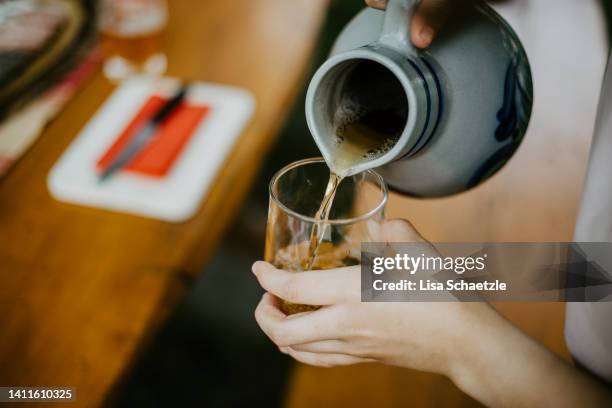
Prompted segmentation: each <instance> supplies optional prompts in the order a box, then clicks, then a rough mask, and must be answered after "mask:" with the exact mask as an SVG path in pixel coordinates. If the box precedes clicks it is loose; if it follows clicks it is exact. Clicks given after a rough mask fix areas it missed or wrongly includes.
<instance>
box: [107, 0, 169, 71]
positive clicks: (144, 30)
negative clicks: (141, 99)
mask: <svg viewBox="0 0 612 408" xmlns="http://www.w3.org/2000/svg"><path fill="white" fill-rule="evenodd" d="M167 20H168V10H167V4H166V0H101V2H100V33H101V44H102V51H103V54H104V57H105V61H104V74H105V75H106V77H108V78H109V79H112V80H121V79H125V78H126V77H128V76H129V75H131V74H134V73H145V74H151V75H161V74H163V73H164V72H165V71H166V65H167V60H166V55H165V54H164V53H163V52H162V46H161V40H162V35H163V32H164V29H165V27H166V23H167Z"/></svg>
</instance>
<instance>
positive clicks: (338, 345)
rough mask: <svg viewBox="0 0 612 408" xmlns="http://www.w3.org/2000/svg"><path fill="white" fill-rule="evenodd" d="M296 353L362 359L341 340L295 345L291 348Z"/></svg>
mask: <svg viewBox="0 0 612 408" xmlns="http://www.w3.org/2000/svg"><path fill="white" fill-rule="evenodd" d="M291 348H292V349H294V350H296V351H307V352H309V353H321V354H346V355H350V356H354V357H361V355H360V354H358V353H355V352H353V351H352V350H351V349H350V346H349V344H348V343H347V342H345V341H341V340H321V341H315V342H312V343H304V344H295V345H292V346H291Z"/></svg>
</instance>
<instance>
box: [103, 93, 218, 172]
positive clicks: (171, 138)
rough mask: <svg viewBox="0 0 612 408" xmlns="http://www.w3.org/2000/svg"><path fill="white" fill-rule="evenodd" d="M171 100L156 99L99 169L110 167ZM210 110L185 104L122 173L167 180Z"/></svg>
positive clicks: (128, 129) (139, 115)
mask: <svg viewBox="0 0 612 408" xmlns="http://www.w3.org/2000/svg"><path fill="white" fill-rule="evenodd" d="M167 100H168V99H167V98H164V97H161V96H157V95H155V96H152V97H150V98H149V99H148V100H147V102H146V103H145V104H144V105H143V106H142V108H141V109H140V111H139V112H138V113H137V114H136V116H135V117H134V118H133V119H132V120H131V121H130V123H129V124H128V125H127V126H126V127H125V129H124V130H123V132H121V134H120V135H119V137H117V139H116V140H115V142H114V143H113V144H112V146H111V147H110V148H109V149H108V150H107V151H106V152H105V153H104V154H103V155H102V157H100V159H98V162H97V163H96V166H97V168H98V170H100V171H101V170H103V169H105V168H107V167H108V166H109V165H110V163H111V162H112V160H113V159H114V158H115V157H116V156H117V154H119V153H120V152H121V151H123V149H124V148H125V147H126V145H127V143H128V142H129V141H130V140H131V139H132V137H133V135H134V132H135V131H137V130H138V129H139V128H140V127H141V126H142V124H143V123H144V122H145V121H146V120H148V119H150V118H151V117H152V116H153V115H155V113H156V112H157V111H158V110H159V109H160V108H161V107H162V106H163V104H164V103H166V102H167ZM209 111H210V108H209V107H208V106H205V105H192V104H189V103H186V102H182V103H181V105H179V106H178V107H177V108H176V109H175V110H174V112H172V113H171V114H170V116H168V117H167V118H166V120H165V121H164V122H163V123H162V124H161V125H160V126H159V127H158V128H157V131H156V132H155V135H153V137H152V139H151V140H150V141H149V143H148V144H147V145H146V146H145V147H144V148H143V149H142V150H141V151H140V152H138V153H137V154H136V156H134V158H133V159H132V161H131V162H130V163H129V164H128V165H127V166H126V167H125V168H124V169H122V170H124V171H133V172H138V173H142V174H146V175H150V176H154V177H164V176H165V175H166V174H168V172H169V171H170V169H171V168H172V165H173V164H174V163H175V161H176V160H177V159H178V158H179V156H180V153H181V151H182V150H183V148H184V147H185V145H186V144H187V142H188V141H189V139H190V138H191V136H192V135H193V133H194V131H195V129H196V127H197V126H199V124H200V122H201V121H202V120H205V118H206V115H207V114H208V112H209Z"/></svg>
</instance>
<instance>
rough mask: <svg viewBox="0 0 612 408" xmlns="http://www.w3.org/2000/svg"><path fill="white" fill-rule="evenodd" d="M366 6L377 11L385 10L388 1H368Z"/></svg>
mask: <svg viewBox="0 0 612 408" xmlns="http://www.w3.org/2000/svg"><path fill="white" fill-rule="evenodd" d="M366 4H367V5H368V6H370V7H373V8H376V9H380V10H382V9H384V8H385V7H387V0H366Z"/></svg>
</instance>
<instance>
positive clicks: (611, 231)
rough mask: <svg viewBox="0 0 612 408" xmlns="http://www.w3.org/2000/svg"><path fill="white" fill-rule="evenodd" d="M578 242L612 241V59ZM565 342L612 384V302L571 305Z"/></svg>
mask: <svg viewBox="0 0 612 408" xmlns="http://www.w3.org/2000/svg"><path fill="white" fill-rule="evenodd" d="M574 241H576V242H593V241H597V242H612V58H609V60H608V67H607V69H606V76H605V78H604V84H603V88H602V91H601V96H600V102H599V111H598V114H597V124H596V127H595V134H594V135H593V143H592V146H591V156H590V159H589V166H588V171H587V177H586V182H585V187H584V191H583V195H582V201H581V204H580V210H579V212H578V220H577V222H576V228H575V232H574ZM565 339H566V341H567V346H568V348H569V350H570V352H571V353H572V355H573V357H574V359H575V360H576V361H577V362H578V363H579V364H580V365H582V366H583V367H585V368H586V369H588V370H589V371H591V372H592V373H594V374H596V375H598V376H599V377H601V378H602V379H604V380H606V381H608V382H611V383H612V299H611V300H610V301H608V302H605V301H602V302H598V303H568V304H567V307H566V317H565Z"/></svg>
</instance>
